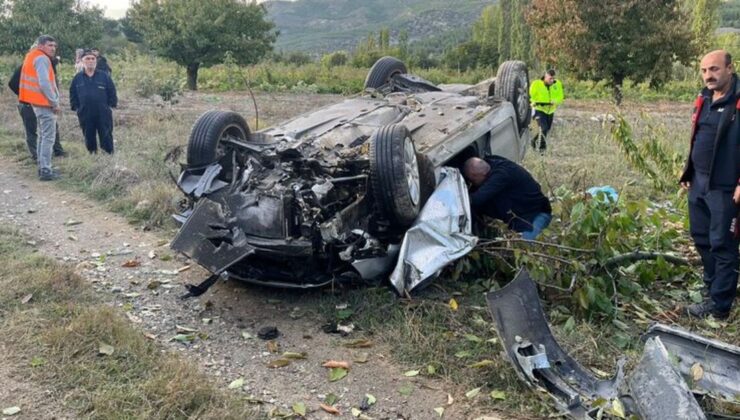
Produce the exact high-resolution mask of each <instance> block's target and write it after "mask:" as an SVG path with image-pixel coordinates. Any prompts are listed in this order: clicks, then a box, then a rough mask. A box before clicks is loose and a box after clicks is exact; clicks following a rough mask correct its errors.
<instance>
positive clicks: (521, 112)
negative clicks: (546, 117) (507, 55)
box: [494, 61, 532, 134]
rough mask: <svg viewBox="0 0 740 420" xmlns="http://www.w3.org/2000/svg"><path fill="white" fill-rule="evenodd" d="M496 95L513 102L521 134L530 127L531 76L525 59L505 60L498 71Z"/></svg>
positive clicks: (495, 86)
mask: <svg viewBox="0 0 740 420" xmlns="http://www.w3.org/2000/svg"><path fill="white" fill-rule="evenodd" d="M494 95H495V96H499V97H502V98H504V99H505V100H507V101H508V102H511V104H512V105H513V106H514V111H515V112H516V120H517V121H516V123H517V126H518V128H519V133H520V134H521V133H522V132H524V130H526V129H527V127H529V122H530V121H531V119H532V110H531V108H530V105H529V76H528V74H527V65H526V64H525V63H524V62H523V61H504V62H503V63H502V64H501V65H500V66H499V67H498V71H496V81H495V85H494Z"/></svg>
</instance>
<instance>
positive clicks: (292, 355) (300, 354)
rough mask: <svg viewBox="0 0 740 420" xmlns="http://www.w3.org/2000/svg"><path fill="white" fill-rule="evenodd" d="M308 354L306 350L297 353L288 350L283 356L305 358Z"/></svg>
mask: <svg viewBox="0 0 740 420" xmlns="http://www.w3.org/2000/svg"><path fill="white" fill-rule="evenodd" d="M306 356H308V354H307V353H306V352H300V353H296V352H293V351H286V352H284V353H283V357H284V358H286V359H305V358H306Z"/></svg>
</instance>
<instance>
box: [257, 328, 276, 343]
mask: <svg viewBox="0 0 740 420" xmlns="http://www.w3.org/2000/svg"><path fill="white" fill-rule="evenodd" d="M279 336H280V331H278V329H277V327H262V328H260V330H259V331H257V337H259V338H261V339H262V340H274V339H276V338H278V337H279Z"/></svg>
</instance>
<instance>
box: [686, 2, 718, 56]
mask: <svg viewBox="0 0 740 420" xmlns="http://www.w3.org/2000/svg"><path fill="white" fill-rule="evenodd" d="M718 6H719V0H696V3H695V4H694V9H693V11H692V22H691V32H693V34H694V40H695V41H696V45H697V47H698V48H699V50H700V51H707V50H709V47H710V46H711V45H712V44H713V38H714V31H715V30H716V29H717V24H718V23H719V18H718V17H717V8H718Z"/></svg>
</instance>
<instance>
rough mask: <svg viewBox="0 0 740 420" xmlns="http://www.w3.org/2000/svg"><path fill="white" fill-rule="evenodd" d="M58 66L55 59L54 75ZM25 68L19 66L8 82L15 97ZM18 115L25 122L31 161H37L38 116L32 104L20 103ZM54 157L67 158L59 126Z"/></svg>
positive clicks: (55, 138) (52, 61) (53, 63)
mask: <svg viewBox="0 0 740 420" xmlns="http://www.w3.org/2000/svg"><path fill="white" fill-rule="evenodd" d="M57 64H59V60H58V59H57V58H56V57H55V59H53V60H51V68H52V69H53V70H54V74H57ZM22 67H23V66H22V65H21V66H18V68H17V69H16V70H15V72H14V73H13V75H12V76H11V77H10V80H9V81H8V87H9V88H10V90H12V91H13V93H15V96H18V92H19V89H20V87H19V86H20V81H21V68H22ZM18 113H20V114H21V119H22V120H23V128H24V129H25V130H26V146H27V147H28V152H29V153H30V154H31V159H33V160H34V162H35V161H36V160H37V159H36V141H37V140H38V137H39V136H38V122H37V121H36V114H34V113H33V107H32V106H31V104H27V103H25V102H21V101H18ZM53 150H54V156H66V153H65V152H64V148H63V147H62V143H61V141H60V140H59V127H58V126H57V131H56V137H54V148H53Z"/></svg>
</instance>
